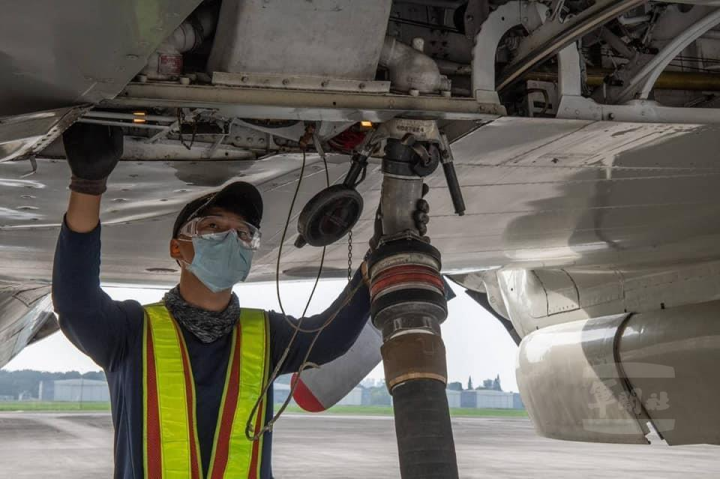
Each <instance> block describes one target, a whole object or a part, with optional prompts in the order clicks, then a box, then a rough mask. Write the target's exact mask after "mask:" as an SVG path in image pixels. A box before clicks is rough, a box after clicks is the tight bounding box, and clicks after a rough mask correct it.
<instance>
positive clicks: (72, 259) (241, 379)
mask: <svg viewBox="0 0 720 479" xmlns="http://www.w3.org/2000/svg"><path fill="white" fill-rule="evenodd" d="M64 143H65V150H66V153H67V158H68V163H69V165H70V169H71V170H72V180H71V183H70V190H71V193H70V202H69V206H68V210H67V214H66V216H65V221H64V224H63V226H62V229H61V231H60V237H59V239H58V243H57V250H56V252H55V264H54V271H53V299H54V304H55V310H56V312H57V313H58V316H59V321H60V328H61V329H62V331H63V333H65V335H66V336H67V337H68V339H70V341H71V342H72V343H73V344H75V346H77V347H78V348H79V349H80V350H81V351H82V352H83V353H85V354H87V355H88V356H90V357H91V358H92V359H93V360H94V361H95V362H96V363H97V364H98V365H100V366H101V367H102V368H103V369H104V370H105V373H106V375H107V379H108V384H109V387H110V397H111V402H112V419H113V425H114V427H115V448H114V449H115V477H116V478H152V479H159V478H168V477H172V478H184V477H188V478H193V479H195V478H197V479H200V478H203V477H207V478H223V477H224V478H230V477H232V478H248V477H249V478H260V479H266V478H271V477H272V473H271V463H270V459H271V456H270V449H271V434H270V433H266V434H265V435H264V436H263V438H262V440H260V441H255V442H253V441H250V440H248V439H247V438H246V436H245V429H246V423H247V421H248V418H249V416H250V414H251V412H252V408H253V405H254V404H255V402H256V400H257V399H258V398H259V397H260V395H261V391H262V387H263V385H264V383H265V382H266V381H267V379H268V375H269V371H272V370H273V369H274V367H275V365H276V364H277V363H278V361H280V356H281V355H282V354H283V352H284V351H285V349H286V347H287V345H288V343H289V341H290V338H291V336H292V334H293V331H294V329H293V327H292V326H291V325H289V324H288V322H287V321H286V318H285V317H283V316H282V315H281V314H278V313H275V312H272V311H271V312H264V311H260V310H254V309H250V307H251V306H252V299H251V298H238V297H237V296H236V295H235V294H234V293H233V292H232V287H233V285H235V284H236V283H238V282H241V281H244V280H245V278H246V277H247V274H248V272H249V270H250V264H251V260H252V254H253V251H255V250H256V249H257V247H258V246H259V242H260V223H261V219H262V212H263V203H262V199H261V197H260V193H259V192H258V190H257V189H256V188H255V187H254V186H252V185H250V184H248V183H243V182H236V183H232V184H230V185H228V186H227V187H225V188H223V189H222V190H220V191H219V192H216V193H213V194H210V195H206V196H204V197H202V198H199V199H197V200H195V201H191V202H190V203H188V204H187V206H185V208H184V209H183V210H182V211H181V213H180V214H179V216H178V217H177V220H176V222H175V227H174V230H173V231H172V237H171V239H170V256H171V257H172V258H173V259H174V260H176V261H177V263H178V264H179V265H180V267H181V274H180V282H179V284H178V285H177V286H176V287H175V288H173V289H172V290H170V291H169V292H168V293H167V294H166V295H165V297H164V299H163V301H161V302H159V303H157V304H154V305H147V306H141V305H140V304H139V303H138V302H136V301H122V302H121V301H113V300H111V299H110V297H109V296H108V295H107V294H106V293H105V292H103V290H102V289H100V280H99V271H100V224H99V211H100V198H101V195H102V194H103V192H104V191H105V190H106V181H107V178H108V176H109V175H110V173H111V172H112V171H113V169H114V168H115V166H116V165H117V162H118V159H119V157H120V156H121V154H122V134H121V132H120V131H119V130H118V129H117V128H108V127H103V126H97V125H87V124H78V125H75V126H73V127H72V128H71V129H70V130H68V132H67V133H66V134H65V136H64ZM346 295H350V298H349V301H345V300H346ZM343 304H344V305H343ZM369 307H370V299H369V292H368V288H367V286H366V285H365V281H364V279H363V276H362V274H361V273H360V272H358V273H356V274H355V276H354V278H353V279H352V281H351V282H350V284H349V285H348V286H347V288H346V290H345V291H344V292H343V293H342V294H341V295H340V297H339V298H338V299H337V300H336V301H335V302H334V303H333V304H332V305H331V306H330V307H329V308H328V309H327V310H326V311H325V312H323V313H321V314H318V315H315V316H311V317H308V318H306V319H304V320H303V322H302V327H303V328H308V329H312V328H317V327H318V326H320V325H322V324H323V323H325V321H326V320H327V319H328V318H329V316H330V315H332V314H337V315H336V317H335V319H334V320H333V322H331V323H330V325H329V326H328V327H327V329H325V330H324V331H323V333H322V335H320V337H319V339H318V340H317V343H316V344H315V346H314V348H313V350H312V353H311V355H310V357H309V360H310V361H311V362H313V363H316V364H323V363H326V362H329V361H331V360H333V359H335V358H337V357H339V356H341V355H343V354H344V353H345V352H346V351H347V350H348V349H349V348H350V347H351V345H352V344H353V343H354V342H355V340H356V339H357V337H358V335H359V333H360V331H361V330H362V328H363V326H364V325H365V323H366V321H367V319H368V316H369ZM288 319H289V320H290V322H291V323H293V324H297V322H298V321H297V320H296V319H294V318H288ZM312 338H313V334H307V333H299V334H298V337H297V339H296V340H295V342H294V343H293V344H292V347H291V348H290V350H289V354H288V357H287V359H286V361H285V363H284V365H283V367H282V371H281V372H282V373H290V372H295V371H297V369H298V368H299V366H300V364H301V362H302V360H303V357H304V356H305V353H306V352H307V350H308V347H309V344H310V341H311V340H312ZM271 393H272V388H271V389H270V393H269V394H268V395H267V397H265V398H263V403H262V407H260V408H259V409H258V413H257V416H256V417H254V418H253V422H254V424H255V425H256V430H259V428H260V426H261V425H263V424H265V423H266V422H267V420H268V419H269V418H270V417H272V413H273V412H272V401H273V399H272V394H271Z"/></svg>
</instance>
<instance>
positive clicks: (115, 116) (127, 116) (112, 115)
mask: <svg viewBox="0 0 720 479" xmlns="http://www.w3.org/2000/svg"><path fill="white" fill-rule="evenodd" d="M85 118H109V119H112V120H146V121H157V122H165V123H173V122H175V121H177V117H174V116H160V115H135V114H133V113H117V112H112V111H96V110H91V111H89V112H87V113H86V114H85Z"/></svg>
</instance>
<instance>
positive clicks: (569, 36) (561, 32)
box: [473, 0, 647, 91]
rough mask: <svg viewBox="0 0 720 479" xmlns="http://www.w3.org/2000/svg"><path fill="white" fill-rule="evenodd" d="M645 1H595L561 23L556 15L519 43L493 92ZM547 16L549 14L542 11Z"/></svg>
mask: <svg viewBox="0 0 720 479" xmlns="http://www.w3.org/2000/svg"><path fill="white" fill-rule="evenodd" d="M646 1H647V0H598V1H597V2H595V4H594V5H593V6H592V7H590V8H587V9H585V10H583V11H582V12H580V13H579V14H577V15H575V16H571V17H567V18H565V19H564V21H561V19H560V16H559V15H556V16H555V17H554V18H555V19H554V21H552V22H547V23H545V24H543V25H542V26H540V27H538V28H537V29H534V30H533V31H532V33H531V34H530V36H528V37H527V38H525V39H524V40H523V41H522V42H521V43H520V45H519V47H518V49H517V52H516V56H515V58H514V60H513V61H512V63H510V65H508V66H507V68H505V70H503V72H502V74H501V78H500V80H499V82H498V85H497V90H498V91H501V90H503V89H504V88H506V87H508V86H510V85H511V84H512V83H513V82H515V81H516V80H517V79H518V78H520V76H521V75H522V74H523V73H525V72H527V71H528V70H529V69H530V68H532V67H534V66H535V65H537V64H538V63H540V62H542V61H544V60H546V59H548V58H550V57H551V56H553V55H555V54H557V53H558V52H559V51H560V50H562V49H563V48H565V47H566V46H567V45H569V44H571V43H573V42H574V41H576V40H577V39H579V38H580V37H582V36H583V35H585V34H586V33H587V32H589V31H591V30H593V29H595V28H597V27H598V26H600V25H602V24H604V23H605V22H607V21H609V20H611V19H613V18H615V17H617V16H619V15H622V14H623V13H625V12H627V11H628V10H631V9H633V8H635V7H637V6H639V5H642V4H643V3H645V2H646ZM547 12H549V10H546V13H547ZM491 16H492V15H491ZM473 72H474V70H473Z"/></svg>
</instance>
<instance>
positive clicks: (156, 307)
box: [143, 303, 269, 479]
mask: <svg viewBox="0 0 720 479" xmlns="http://www.w3.org/2000/svg"><path fill="white" fill-rule="evenodd" d="M268 344H269V343H268V334H267V321H266V319H265V312H264V311H262V310H257V309H242V310H241V314H240V321H238V323H237V325H236V326H235V328H234V329H233V332H232V344H231V348H230V358H229V362H228V367H227V373H226V378H225V387H224V389H223V397H222V402H221V404H220V411H219V414H218V422H217V425H216V426H215V440H214V441H213V448H212V457H211V458H210V471H207V473H206V474H204V473H203V471H202V461H201V457H200V443H199V441H198V436H197V417H196V414H195V411H196V395H195V381H194V380H193V375H192V367H191V365H190V357H189V355H188V352H187V346H186V344H185V339H184V338H183V335H182V332H181V331H180V328H179V326H178V324H177V323H176V322H175V320H174V319H173V318H172V317H171V315H170V313H169V312H168V310H167V308H165V306H164V305H163V304H162V303H158V304H153V305H149V306H145V326H144V331H143V385H144V387H143V399H144V405H145V406H144V410H145V414H144V434H143V442H144V444H143V446H144V456H145V457H144V461H145V462H144V465H145V477H146V478H148V479H181V478H182V479H187V478H191V479H203V478H205V477H207V478H208V479H221V478H230V477H232V478H238V477H239V478H245V477H247V478H251V479H257V478H258V477H260V465H261V462H262V461H261V457H260V456H261V454H262V438H261V439H260V440H258V441H250V440H248V439H247V437H246V436H245V428H246V424H247V421H248V418H249V416H250V414H251V413H252V408H253V406H254V405H255V402H256V401H257V399H258V398H259V397H260V394H262V389H263V386H264V385H265V383H266V380H267V374H268V361H269V346H268ZM264 417H265V401H262V403H261V407H259V408H258V411H257V413H256V415H255V417H254V418H253V424H254V428H255V432H256V433H257V432H259V431H260V428H261V426H262V420H263V418H264Z"/></svg>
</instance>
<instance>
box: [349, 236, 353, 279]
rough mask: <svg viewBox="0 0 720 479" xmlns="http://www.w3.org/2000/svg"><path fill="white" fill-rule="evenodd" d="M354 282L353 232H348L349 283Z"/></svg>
mask: <svg viewBox="0 0 720 479" xmlns="http://www.w3.org/2000/svg"><path fill="white" fill-rule="evenodd" d="M351 280H352V230H350V231H349V232H348V283H349V282H350V281H351Z"/></svg>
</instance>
